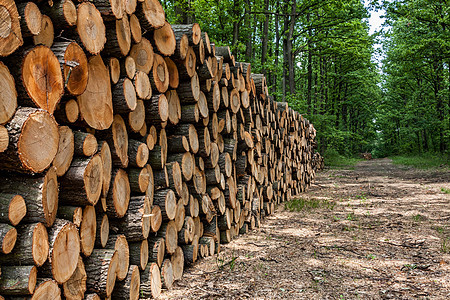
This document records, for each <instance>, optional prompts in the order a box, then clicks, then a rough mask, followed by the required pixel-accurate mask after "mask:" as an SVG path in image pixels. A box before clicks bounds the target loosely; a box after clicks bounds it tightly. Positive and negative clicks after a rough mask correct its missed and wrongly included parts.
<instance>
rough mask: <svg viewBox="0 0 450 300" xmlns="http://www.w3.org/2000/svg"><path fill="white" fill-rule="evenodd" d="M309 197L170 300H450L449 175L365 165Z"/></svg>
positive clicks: (169, 294)
mask: <svg viewBox="0 0 450 300" xmlns="http://www.w3.org/2000/svg"><path fill="white" fill-rule="evenodd" d="M301 197H302V198H301V201H303V202H300V204H306V205H305V208H304V209H301V210H300V211H299V212H291V211H288V210H286V209H285V207H284V205H280V206H279V207H278V209H277V211H276V212H275V213H274V214H272V215H271V216H269V217H266V218H265V220H264V222H263V224H262V226H261V228H259V229H258V230H255V231H253V232H250V233H248V234H247V235H244V236H242V235H241V236H239V238H237V239H235V240H233V241H232V242H231V243H229V244H227V245H222V252H221V253H220V254H219V255H218V256H217V255H216V256H212V257H208V258H205V259H202V260H200V261H199V262H198V263H196V264H195V265H194V266H192V267H190V268H187V269H186V270H185V274H184V276H183V278H182V279H181V280H180V281H178V282H176V283H175V284H174V287H173V288H172V289H171V290H170V291H164V293H163V294H162V297H161V298H162V299H450V171H449V170H448V169H446V170H418V169H413V168H408V167H404V166H399V165H394V164H392V161H391V160H389V159H378V160H371V161H363V162H361V163H359V164H357V165H356V166H355V167H351V168H343V169H328V170H325V171H322V172H320V173H318V174H317V177H316V180H315V183H314V184H313V185H312V186H311V188H310V189H309V191H308V192H307V193H305V194H303V195H301Z"/></svg>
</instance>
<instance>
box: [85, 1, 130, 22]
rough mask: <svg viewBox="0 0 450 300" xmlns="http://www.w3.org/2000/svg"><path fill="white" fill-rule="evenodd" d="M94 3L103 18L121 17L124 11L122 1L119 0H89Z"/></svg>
mask: <svg viewBox="0 0 450 300" xmlns="http://www.w3.org/2000/svg"><path fill="white" fill-rule="evenodd" d="M90 2H92V3H94V4H95V7H96V8H97V9H98V11H99V12H100V14H101V15H102V18H103V20H106V21H112V20H115V19H122V18H123V16H124V12H125V6H124V1H121V0H90Z"/></svg>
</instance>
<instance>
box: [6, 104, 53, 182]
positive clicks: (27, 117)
mask: <svg viewBox="0 0 450 300" xmlns="http://www.w3.org/2000/svg"><path fill="white" fill-rule="evenodd" d="M5 128H6V129H7V131H8V135H9V140H10V142H9V145H8V149H7V150H6V151H4V152H2V153H0V158H1V160H0V161H1V162H0V168H4V169H7V170H14V171H19V172H28V173H30V172H33V173H41V172H42V171H44V170H45V169H46V168H48V166H49V165H50V164H51V162H52V161H53V159H54V158H55V156H56V154H57V151H58V145H59V131H58V126H57V124H56V121H55V120H54V118H53V117H52V116H51V115H50V114H48V113H47V112H45V111H42V110H39V109H34V108H28V107H27V108H20V109H18V110H17V111H16V114H15V115H14V117H13V119H12V120H11V121H10V122H9V123H8V124H7V126H6V127H5ZM43 130H44V131H45V133H46V134H45V135H41V134H36V132H42V131H43Z"/></svg>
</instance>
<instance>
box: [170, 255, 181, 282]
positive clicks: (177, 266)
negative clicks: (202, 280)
mask: <svg viewBox="0 0 450 300" xmlns="http://www.w3.org/2000/svg"><path fill="white" fill-rule="evenodd" d="M170 261H171V263H172V270H173V279H174V280H179V279H181V277H182V276H183V269H184V253H183V249H182V248H181V247H177V249H176V250H175V252H174V253H173V254H172V257H171V258H170Z"/></svg>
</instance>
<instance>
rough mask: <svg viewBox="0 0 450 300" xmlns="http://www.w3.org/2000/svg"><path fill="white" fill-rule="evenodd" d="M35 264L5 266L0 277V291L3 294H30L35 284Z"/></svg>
mask: <svg viewBox="0 0 450 300" xmlns="http://www.w3.org/2000/svg"><path fill="white" fill-rule="evenodd" d="M36 278H37V269H36V267H35V266H5V267H2V276H1V277H0V291H2V294H3V295H9V296H20V295H31V294H33V292H34V288H35V286H36Z"/></svg>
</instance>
